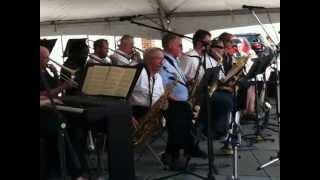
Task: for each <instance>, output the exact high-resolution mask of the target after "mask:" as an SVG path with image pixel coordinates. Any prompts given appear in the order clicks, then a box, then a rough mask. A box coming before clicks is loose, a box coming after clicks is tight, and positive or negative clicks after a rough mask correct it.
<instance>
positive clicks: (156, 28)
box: [130, 19, 192, 40]
mask: <svg viewBox="0 0 320 180" xmlns="http://www.w3.org/2000/svg"><path fill="white" fill-rule="evenodd" d="M130 22H131V23H132V24H136V25H138V26H144V27H147V28H151V29H155V30H158V31H161V32H166V33H170V34H174V35H176V36H179V37H182V38H187V39H190V40H192V38H191V37H188V36H185V35H182V34H179V33H175V32H172V31H169V30H165V29H162V28H158V27H154V26H150V25H146V24H143V23H140V22H136V21H134V20H132V19H130Z"/></svg>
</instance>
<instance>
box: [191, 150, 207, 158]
mask: <svg viewBox="0 0 320 180" xmlns="http://www.w3.org/2000/svg"><path fill="white" fill-rule="evenodd" d="M190 155H191V157H195V158H202V159H207V158H208V154H207V153H206V152H204V151H202V150H201V149H200V148H199V147H196V148H194V150H193V151H192V152H191V154H190Z"/></svg>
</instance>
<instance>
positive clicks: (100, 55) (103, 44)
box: [87, 39, 111, 64]
mask: <svg viewBox="0 0 320 180" xmlns="http://www.w3.org/2000/svg"><path fill="white" fill-rule="evenodd" d="M93 49H94V53H93V54H91V56H90V58H89V60H88V61H87V63H102V62H103V63H106V64H111V60H110V59H109V57H108V51H109V43H108V40H106V39H98V40H96V41H95V42H94V44H93ZM95 59H98V60H95ZM99 60H101V61H102V62H100V61H99Z"/></svg>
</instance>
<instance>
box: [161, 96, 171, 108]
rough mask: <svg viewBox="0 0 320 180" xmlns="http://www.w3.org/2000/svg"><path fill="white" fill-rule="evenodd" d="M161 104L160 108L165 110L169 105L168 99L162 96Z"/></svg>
mask: <svg viewBox="0 0 320 180" xmlns="http://www.w3.org/2000/svg"><path fill="white" fill-rule="evenodd" d="M161 101H162V102H161V104H162V106H161V109H162V110H164V111H165V110H167V109H168V107H169V101H168V99H166V98H162V99H161Z"/></svg>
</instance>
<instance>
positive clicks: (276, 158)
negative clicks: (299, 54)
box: [257, 50, 280, 170]
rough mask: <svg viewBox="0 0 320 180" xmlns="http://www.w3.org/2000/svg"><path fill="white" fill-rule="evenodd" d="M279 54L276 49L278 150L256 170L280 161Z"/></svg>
mask: <svg viewBox="0 0 320 180" xmlns="http://www.w3.org/2000/svg"><path fill="white" fill-rule="evenodd" d="M279 54H280V50H277V52H276V58H275V63H276V86H277V93H276V98H277V99H276V120H277V122H278V126H279V127H278V128H279V129H278V138H279V151H278V153H277V156H276V157H271V159H270V161H269V162H266V163H265V164H263V165H261V166H259V167H258V168H257V170H261V169H263V168H265V167H267V166H270V165H271V164H273V163H275V162H277V161H280V78H279V67H278V56H279Z"/></svg>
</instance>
